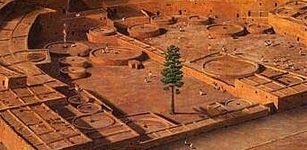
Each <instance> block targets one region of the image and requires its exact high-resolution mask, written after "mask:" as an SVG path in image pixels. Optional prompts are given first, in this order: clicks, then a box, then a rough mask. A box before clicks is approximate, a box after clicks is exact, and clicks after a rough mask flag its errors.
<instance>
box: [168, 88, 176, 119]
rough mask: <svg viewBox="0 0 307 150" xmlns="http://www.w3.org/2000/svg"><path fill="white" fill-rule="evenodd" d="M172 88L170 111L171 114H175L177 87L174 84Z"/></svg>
mask: <svg viewBox="0 0 307 150" xmlns="http://www.w3.org/2000/svg"><path fill="white" fill-rule="evenodd" d="M171 88H172V99H171V104H170V108H169V109H170V110H169V113H170V114H175V93H174V90H175V87H174V86H171Z"/></svg>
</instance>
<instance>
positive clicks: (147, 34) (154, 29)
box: [128, 24, 161, 39]
mask: <svg viewBox="0 0 307 150" xmlns="http://www.w3.org/2000/svg"><path fill="white" fill-rule="evenodd" d="M128 33H129V35H130V36H131V37H133V38H137V39H145V38H151V37H155V36H158V35H160V34H161V30H160V28H159V27H158V26H156V25H153V24H139V25H135V26H131V27H129V28H128Z"/></svg>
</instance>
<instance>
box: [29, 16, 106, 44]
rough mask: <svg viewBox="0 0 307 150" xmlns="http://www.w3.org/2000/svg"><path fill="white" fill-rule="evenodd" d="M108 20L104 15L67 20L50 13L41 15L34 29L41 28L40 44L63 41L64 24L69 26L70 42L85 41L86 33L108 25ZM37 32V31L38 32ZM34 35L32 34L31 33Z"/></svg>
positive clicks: (38, 37) (39, 34)
mask: <svg viewBox="0 0 307 150" xmlns="http://www.w3.org/2000/svg"><path fill="white" fill-rule="evenodd" d="M106 19H107V18H106V17H104V16H103V14H99V13H98V14H89V15H84V16H81V17H72V18H67V19H65V17H64V16H63V15H62V14H60V13H49V14H43V15H40V16H39V17H38V19H37V23H36V24H35V25H36V26H39V27H35V26H34V27H33V28H39V29H40V31H39V33H35V35H38V36H37V37H36V38H37V39H36V41H39V42H40V43H47V42H54V41H59V40H63V29H64V25H63V24H64V22H66V24H67V34H68V36H67V37H68V41H69V40H80V39H82V40H84V39H86V38H87V37H86V33H87V32H88V30H89V29H90V28H92V27H95V26H99V25H106V24H107V20H106ZM36 32H37V31H36ZM30 34H32V33H30Z"/></svg>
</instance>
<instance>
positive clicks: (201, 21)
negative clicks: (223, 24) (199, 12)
mask: <svg viewBox="0 0 307 150" xmlns="http://www.w3.org/2000/svg"><path fill="white" fill-rule="evenodd" d="M188 21H189V24H193V25H208V24H210V18H208V17H204V16H189V18H188Z"/></svg>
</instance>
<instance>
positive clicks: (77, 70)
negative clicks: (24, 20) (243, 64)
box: [60, 67, 88, 80]
mask: <svg viewBox="0 0 307 150" xmlns="http://www.w3.org/2000/svg"><path fill="white" fill-rule="evenodd" d="M60 72H61V73H62V74H64V75H68V76H69V77H70V78H71V79H72V80H75V79H81V78H85V77H87V76H88V72H87V71H86V69H85V68H84V67H63V68H61V70H60Z"/></svg>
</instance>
